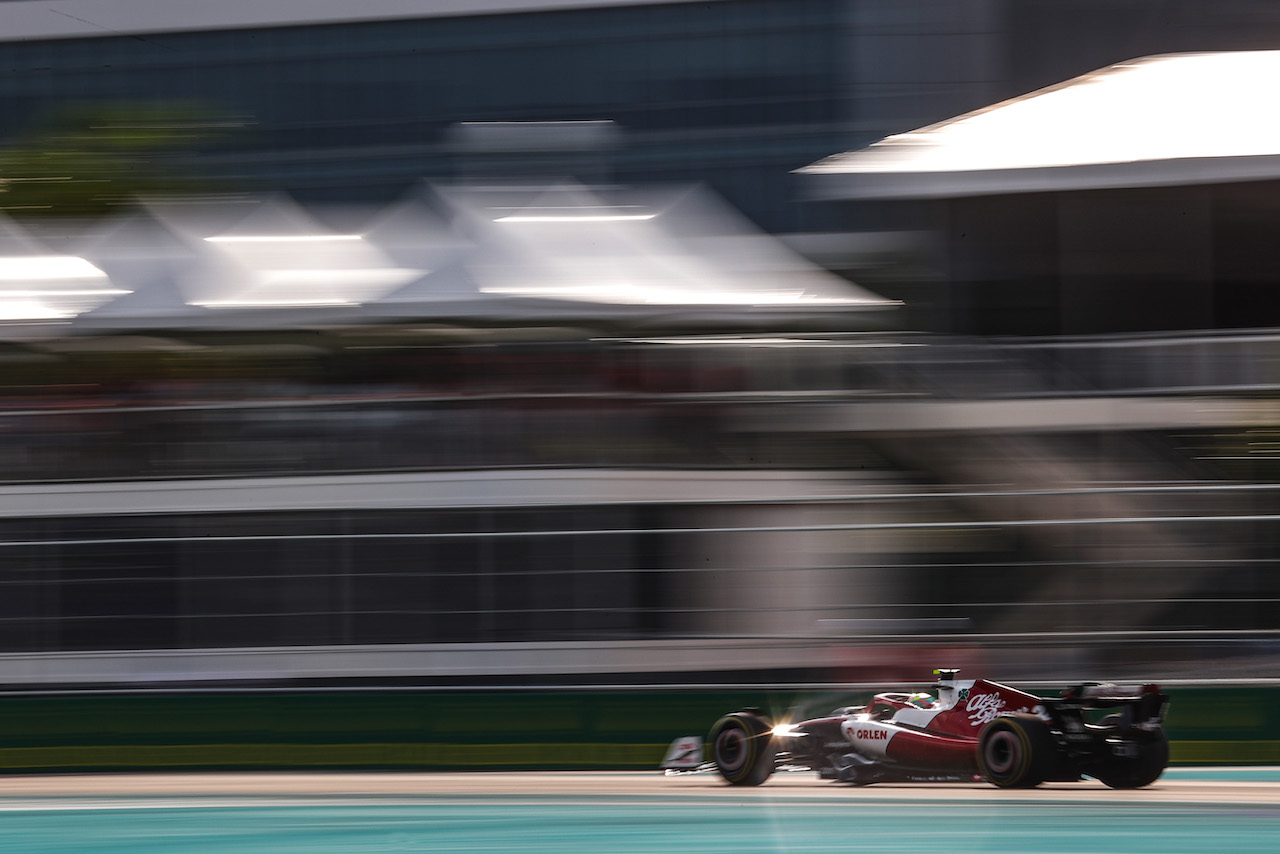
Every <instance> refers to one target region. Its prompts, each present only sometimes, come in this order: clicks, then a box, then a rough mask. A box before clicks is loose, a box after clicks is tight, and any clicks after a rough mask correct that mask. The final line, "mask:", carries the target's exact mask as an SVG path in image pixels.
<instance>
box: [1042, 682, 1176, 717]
mask: <svg viewBox="0 0 1280 854" xmlns="http://www.w3.org/2000/svg"><path fill="white" fill-rule="evenodd" d="M1051 702H1052V703H1053V704H1054V705H1069V706H1075V707H1077V708H1081V709H1118V710H1119V714H1120V726H1122V727H1127V726H1137V725H1139V724H1147V725H1150V724H1158V723H1160V721H1162V720H1163V719H1164V713H1165V709H1166V708H1168V705H1169V697H1168V696H1167V695H1165V694H1164V693H1163V692H1162V691H1161V690H1160V686H1159V685H1155V684H1147V685H1142V686H1140V687H1137V688H1128V687H1122V686H1120V685H1115V684H1112V683H1110V682H1085V683H1083V684H1080V685H1075V686H1073V687H1071V688H1068V689H1067V690H1065V691H1063V692H1062V698H1061V699H1059V700H1055V701H1051Z"/></svg>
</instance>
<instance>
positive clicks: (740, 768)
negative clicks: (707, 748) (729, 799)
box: [707, 712, 776, 786]
mask: <svg viewBox="0 0 1280 854" xmlns="http://www.w3.org/2000/svg"><path fill="white" fill-rule="evenodd" d="M707 742H708V743H709V744H710V745H711V758H712V760H713V761H714V762H715V764H716V770H717V771H718V772H720V776H721V777H723V778H724V779H725V782H727V783H729V784H730V785H733V786H759V785H760V784H761V783H763V782H764V781H765V780H768V779H769V776H770V775H771V774H773V766H774V759H775V755H776V754H775V751H774V749H773V734H772V727H770V726H769V723H768V721H766V720H765V719H764V718H762V717H760V716H759V715H757V714H755V713H754V712H734V713H732V714H729V715H725V716H724V717H722V718H721V719H720V720H718V721H716V723H715V726H713V727H711V732H710V733H709V734H708V735H707Z"/></svg>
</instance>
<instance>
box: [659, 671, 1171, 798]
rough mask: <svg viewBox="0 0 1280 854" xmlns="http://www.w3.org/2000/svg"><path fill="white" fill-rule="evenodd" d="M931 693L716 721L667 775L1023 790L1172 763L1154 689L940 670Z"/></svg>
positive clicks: (1151, 771)
mask: <svg viewBox="0 0 1280 854" xmlns="http://www.w3.org/2000/svg"><path fill="white" fill-rule="evenodd" d="M934 672H935V674H936V675H937V677H938V681H937V684H935V685H934V686H933V688H934V689H935V690H936V691H937V695H936V696H934V695H933V694H927V693H882V694H876V695H875V697H874V698H873V699H872V700H871V702H870V703H868V704H867V705H865V706H846V707H844V708H840V709H836V710H835V711H833V712H831V713H830V714H828V715H823V716H821V717H816V718H810V719H807V720H800V721H795V722H790V723H778V724H776V725H775V724H773V723H770V722H769V721H767V720H766V719H765V717H764V715H763V714H762V713H761V712H760V710H759V709H742V710H739V711H736V712H732V713H730V714H728V715H725V716H724V717H722V718H721V719H720V720H718V721H716V724H715V726H713V727H712V728H711V732H710V733H709V734H708V736H707V739H706V746H707V747H709V749H710V761H709V762H704V761H703V748H704V745H703V742H702V739H700V738H698V737H696V736H694V737H686V738H683V739H676V741H675V742H673V743H672V745H671V749H670V750H669V751H668V752H667V757H666V759H665V760H664V761H663V765H662V767H663V768H666V769H668V772H680V771H692V770H712V769H714V770H716V771H718V772H719V774H720V776H721V777H723V778H724V779H725V780H726V781H727V782H729V783H731V784H733V785H736V786H758V785H760V784H761V783H763V782H764V781H765V780H767V779H769V776H770V775H771V774H772V773H773V772H774V770H775V769H776V768H783V769H786V770H804V769H810V770H815V771H817V772H818V776H819V777H821V778H823V779H828V780H837V781H841V782H846V783H853V784H855V785H866V784H868V783H878V782H944V781H956V782H960V781H964V782H972V781H974V780H977V779H985V780H987V781H988V782H990V783H993V784H995V785H996V786H1000V787H1003V788H1029V787H1032V786H1038V785H1040V784H1041V783H1043V782H1047V781H1055V782H1056V781H1071V780H1079V779H1080V778H1081V777H1083V776H1086V775H1087V776H1090V777H1094V778H1096V779H1098V780H1101V781H1102V782H1103V783H1105V784H1106V785H1108V786H1111V787H1113V788H1120V789H1130V788H1137V787H1139V786H1146V785H1149V784H1150V783H1152V782H1154V781H1155V780H1156V779H1157V778H1158V777H1159V776H1160V774H1161V773H1163V771H1164V769H1165V766H1166V765H1168V763H1169V742H1168V740H1167V738H1166V737H1165V734H1164V730H1163V728H1162V726H1161V721H1162V720H1163V718H1164V712H1165V709H1166V707H1167V706H1168V702H1169V700H1168V697H1167V696H1165V695H1164V694H1163V693H1161V691H1160V689H1159V688H1158V687H1157V686H1155V685H1143V686H1142V687H1140V688H1136V689H1122V688H1120V687H1119V686H1116V685H1112V684H1109V683H1085V684H1081V685H1076V686H1073V687H1071V688H1068V689H1066V690H1064V691H1063V692H1062V694H1061V696H1059V697H1040V696H1037V695H1034V694H1029V693H1027V692H1025V691H1020V690H1018V689H1016V688H1010V687H1009V686H1007V685H1001V684H999V683H996V682H988V681H987V680H985V679H977V680H961V679H957V678H956V674H957V672H958V671H955V670H937V671H934Z"/></svg>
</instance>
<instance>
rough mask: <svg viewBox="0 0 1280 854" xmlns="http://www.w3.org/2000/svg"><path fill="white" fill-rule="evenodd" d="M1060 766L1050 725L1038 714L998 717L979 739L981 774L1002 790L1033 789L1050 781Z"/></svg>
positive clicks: (979, 767)
mask: <svg viewBox="0 0 1280 854" xmlns="http://www.w3.org/2000/svg"><path fill="white" fill-rule="evenodd" d="M1057 764H1058V745H1057V743H1056V742H1055V741H1054V740H1053V733H1052V732H1050V731H1049V725H1048V724H1047V723H1045V722H1044V721H1042V720H1041V719H1040V718H1038V717H1036V716H1035V715H1028V714H1016V715H1004V716H1002V717H998V718H996V719H995V720H993V721H991V723H989V724H987V725H986V727H984V728H983V730H982V734H981V735H980V736H979V737H978V772H979V773H980V774H982V776H983V777H985V778H986V779H987V782H989V783H991V784H992V785H995V786H999V787H1000V788H1002V789H1030V788H1034V787H1035V786H1039V785H1040V784H1041V783H1043V782H1044V781H1045V780H1046V779H1048V778H1049V777H1050V776H1051V775H1052V774H1053V771H1054V769H1055V767H1056V766H1057Z"/></svg>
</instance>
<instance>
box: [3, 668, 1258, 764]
mask: <svg viewBox="0 0 1280 854" xmlns="http://www.w3.org/2000/svg"><path fill="white" fill-rule="evenodd" d="M1165 690H1166V693H1168V694H1169V695H1170V697H1171V706H1170V709H1169V715H1168V718H1167V721H1166V723H1167V730H1168V733H1169V737H1170V740H1171V753H1172V763H1173V764H1175V765H1233V764H1280V739H1278V738H1277V733H1280V686H1267V687H1239V688H1224V687H1213V688H1204V687H1194V688H1166V689H1165ZM869 697H870V692H866V691H850V692H833V691H809V692H799V691H770V690H751V689H746V690H734V691H729V690H725V691H706V690H669V691H668V690H663V691H648V690H645V691H637V690H623V691H592V692H588V691H492V692H490V691H485V692H465V693H461V692H456V691H449V692H433V691H428V690H421V691H418V690H414V691H403V692H400V691H398V692H378V691H374V692H355V691H352V692H279V693H267V692H254V693H231V692H228V693H164V694H156V693H121V694H110V695H104V694H74V695H32V694H25V695H17V694H13V695H3V696H0V771H3V772H6V773H22V772H67V771H102V770H151V769H171V770H172V769H190V770H210V769H227V770H230V769H237V770H251V769H261V770H267V769H299V770H301V769H317V770H318V769H353V770H354V769H387V770H458V769H474V770H508V769H510V770H515V769H526V770H535V769H538V770H551V769H556V770H637V769H656V767H657V765H658V763H659V762H660V761H661V758H662V756H663V753H664V752H665V750H666V747H667V745H668V744H669V743H670V742H671V741H672V740H673V739H674V738H676V737H678V736H685V735H697V734H705V733H706V731H707V730H708V729H709V728H710V726H711V724H712V723H713V722H714V721H715V720H716V719H717V718H718V717H719V716H720V715H721V714H723V713H725V712H727V711H732V710H734V709H738V708H744V707H757V708H760V709H761V710H762V711H764V713H765V714H766V715H767V716H769V717H771V718H772V719H773V720H774V721H775V722H776V721H781V720H785V719H787V717H788V713H789V712H790V711H791V710H801V711H802V712H803V713H804V714H806V715H808V714H815V713H818V712H822V711H829V710H830V709H833V708H836V707H838V706H841V705H848V704H851V703H859V702H865V701H866V700H867V699H869ZM797 716H798V715H797Z"/></svg>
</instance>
